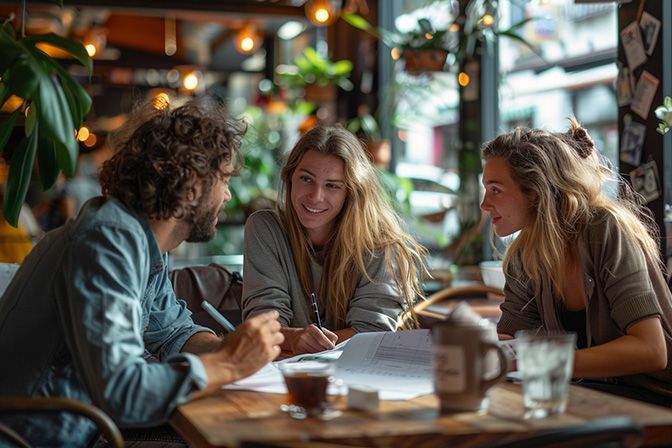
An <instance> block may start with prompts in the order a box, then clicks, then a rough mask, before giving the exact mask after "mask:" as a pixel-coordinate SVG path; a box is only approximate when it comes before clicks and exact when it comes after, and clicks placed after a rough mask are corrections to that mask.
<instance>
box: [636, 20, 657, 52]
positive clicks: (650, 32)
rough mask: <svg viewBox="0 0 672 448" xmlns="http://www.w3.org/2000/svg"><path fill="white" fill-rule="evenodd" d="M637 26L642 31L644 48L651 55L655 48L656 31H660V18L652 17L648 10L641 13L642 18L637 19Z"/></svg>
mask: <svg viewBox="0 0 672 448" xmlns="http://www.w3.org/2000/svg"><path fill="white" fill-rule="evenodd" d="M639 28H640V29H641V31H642V40H643V41H644V48H646V54H648V55H649V56H651V55H652V54H653V50H655V49H656V43H657V42H658V33H659V32H660V20H658V19H656V18H655V17H653V16H652V15H651V14H649V13H648V12H646V11H645V12H644V13H643V14H642V18H641V19H640V21H639Z"/></svg>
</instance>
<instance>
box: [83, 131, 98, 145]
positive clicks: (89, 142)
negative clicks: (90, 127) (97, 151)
mask: <svg viewBox="0 0 672 448" xmlns="http://www.w3.org/2000/svg"><path fill="white" fill-rule="evenodd" d="M97 141H98V137H96V134H93V133H91V134H90V135H89V137H88V138H87V139H86V140H84V146H86V147H87V148H93V147H94V146H96V142H97Z"/></svg>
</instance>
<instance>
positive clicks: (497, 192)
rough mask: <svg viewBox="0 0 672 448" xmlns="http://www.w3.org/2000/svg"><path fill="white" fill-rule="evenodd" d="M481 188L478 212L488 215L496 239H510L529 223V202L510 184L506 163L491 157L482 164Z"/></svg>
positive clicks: (519, 189)
mask: <svg viewBox="0 0 672 448" xmlns="http://www.w3.org/2000/svg"><path fill="white" fill-rule="evenodd" d="M483 185H484V186H485V196H484V197H483V201H482V202H481V209H482V210H483V211H484V212H486V213H488V214H489V215H490V221H491V222H492V227H493V228H494V230H495V234H496V235H497V236H500V237H502V236H507V235H511V234H512V233H514V232H517V231H518V230H521V229H522V228H523V227H525V226H526V225H528V224H529V223H530V222H531V209H530V207H531V203H530V199H529V198H528V197H527V196H526V195H525V193H524V192H523V190H521V188H520V185H518V183H517V182H516V181H514V179H513V177H512V176H511V168H510V167H509V163H508V162H507V161H506V159H503V158H501V157H494V158H490V159H487V160H486V161H485V165H483Z"/></svg>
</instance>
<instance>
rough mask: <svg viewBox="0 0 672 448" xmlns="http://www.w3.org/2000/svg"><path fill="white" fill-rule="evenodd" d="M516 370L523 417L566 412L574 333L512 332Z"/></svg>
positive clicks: (572, 359)
mask: <svg viewBox="0 0 672 448" xmlns="http://www.w3.org/2000/svg"><path fill="white" fill-rule="evenodd" d="M515 345H516V351H517V353H518V370H519V371H520V373H521V376H522V379H523V403H524V406H525V414H524V416H525V418H546V417H549V416H553V415H559V414H563V413H564V412H565V410H566V409H567V397H568V394H569V382H570V379H571V376H572V369H573V366H574V350H575V345H576V334H575V333H543V334H541V333H538V332H537V331H536V330H524V331H519V332H517V333H516V341H515Z"/></svg>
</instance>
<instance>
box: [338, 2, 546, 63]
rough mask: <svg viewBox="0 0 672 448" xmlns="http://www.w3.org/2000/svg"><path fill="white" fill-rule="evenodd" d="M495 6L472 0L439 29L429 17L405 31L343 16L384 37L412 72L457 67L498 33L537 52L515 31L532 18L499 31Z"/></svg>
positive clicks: (419, 20) (420, 19)
mask: <svg viewBox="0 0 672 448" xmlns="http://www.w3.org/2000/svg"><path fill="white" fill-rule="evenodd" d="M495 5H496V2H493V1H492V0H471V1H470V2H469V3H468V4H467V5H466V7H465V9H464V14H463V15H456V16H455V18H454V20H453V21H452V22H451V23H449V24H448V26H447V27H446V28H445V29H436V28H435V27H434V25H433V24H432V22H431V20H430V19H429V18H426V17H420V18H418V21H417V26H416V27H414V28H413V29H412V30H411V31H408V32H405V33H402V32H400V31H398V30H396V29H395V30H387V29H385V28H381V27H374V26H373V25H371V24H370V23H369V22H367V21H366V19H364V18H363V17H362V16H360V15H357V14H352V13H349V12H343V13H342V14H341V17H342V18H343V20H345V21H346V22H347V23H349V24H350V25H352V26H353V27H355V28H357V29H360V30H362V31H365V32H367V33H369V34H371V35H372V36H374V37H376V38H378V39H379V40H381V41H382V42H383V43H384V44H385V45H387V46H388V47H389V48H390V49H392V50H393V53H396V55H397V56H398V57H399V58H400V59H402V60H404V62H405V66H404V69H405V70H406V71H408V72H411V73H417V72H421V71H425V70H426V71H442V70H443V68H444V67H445V66H449V67H450V66H455V65H457V64H459V63H461V62H462V61H463V60H464V59H465V58H467V57H468V56H470V55H472V54H473V53H474V51H475V49H476V44H477V43H478V42H482V43H484V44H485V45H486V51H489V50H490V48H489V47H490V45H491V44H492V42H494V40H495V37H496V36H501V37H507V38H510V39H514V40H517V41H519V42H521V43H523V44H524V45H526V46H528V47H529V48H531V49H532V51H534V52H535V53H536V50H535V49H534V48H533V47H532V45H531V44H530V43H529V42H527V41H526V40H525V39H524V38H522V37H521V36H519V35H518V34H516V31H517V30H518V29H520V28H521V27H522V26H524V25H525V24H526V23H527V22H529V21H530V20H533V18H526V19H524V20H521V21H520V22H517V23H515V24H513V25H512V26H510V27H509V28H507V29H503V30H500V29H498V28H497V26H496V23H495V20H494V17H493V14H494V11H495V9H496V8H495Z"/></svg>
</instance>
